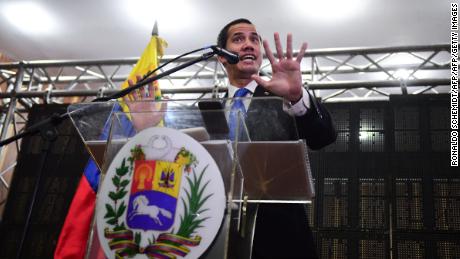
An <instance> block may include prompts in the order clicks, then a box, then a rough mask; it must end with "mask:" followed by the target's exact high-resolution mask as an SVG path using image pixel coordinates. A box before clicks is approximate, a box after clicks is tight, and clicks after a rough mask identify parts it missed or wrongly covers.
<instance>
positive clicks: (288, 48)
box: [286, 33, 292, 59]
mask: <svg viewBox="0 0 460 259" xmlns="http://www.w3.org/2000/svg"><path fill="white" fill-rule="evenodd" d="M286 58H287V59H292V34H291V33H288V35H287V40H286Z"/></svg>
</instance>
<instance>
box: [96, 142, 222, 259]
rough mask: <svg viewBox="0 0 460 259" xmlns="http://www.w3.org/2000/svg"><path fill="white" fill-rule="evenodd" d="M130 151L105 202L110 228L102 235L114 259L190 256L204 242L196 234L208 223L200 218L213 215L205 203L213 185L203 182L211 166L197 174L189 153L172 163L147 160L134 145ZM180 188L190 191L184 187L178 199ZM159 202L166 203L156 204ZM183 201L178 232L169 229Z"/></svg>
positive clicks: (106, 216) (176, 158)
mask: <svg viewBox="0 0 460 259" xmlns="http://www.w3.org/2000/svg"><path fill="white" fill-rule="evenodd" d="M130 152H131V155H130V156H129V157H128V158H123V160H122V161H121V163H120V165H119V166H118V167H117V168H116V170H115V174H114V176H113V177H112V179H111V181H112V184H113V187H114V188H113V189H112V190H111V191H110V192H109V194H108V196H109V198H110V200H109V202H107V203H105V215H104V220H105V222H106V223H107V225H109V226H108V227H106V228H105V229H104V236H105V237H106V238H107V239H108V240H109V242H108V245H109V248H110V249H111V250H113V251H114V253H115V256H116V258H127V257H128V258H129V257H134V256H135V255H137V254H145V255H146V256H147V257H148V258H177V257H178V256H179V257H184V256H186V255H187V254H188V253H189V252H190V251H191V249H192V248H193V247H194V246H198V245H199V244H200V242H201V239H202V237H201V236H200V235H198V234H197V229H199V228H201V227H203V223H204V222H205V221H206V220H208V219H209V218H210V217H203V216H200V215H203V213H204V212H206V211H208V210H209V208H207V207H206V206H205V204H206V202H207V201H208V200H209V199H210V198H211V197H212V195H213V193H207V192H206V188H207V187H208V185H209V183H210V180H208V181H206V182H205V181H204V179H203V176H204V175H205V173H206V170H207V169H208V165H206V166H205V167H204V168H203V169H202V170H201V172H196V167H197V165H198V161H197V159H196V157H195V155H194V154H192V153H191V152H190V151H188V150H186V149H185V148H181V149H179V151H178V153H177V155H176V157H175V160H174V161H173V162H168V161H155V160H146V155H145V153H144V150H143V148H142V146H141V145H136V146H134V147H133V148H132V149H131V150H130ZM190 171H191V172H190ZM184 172H186V173H187V174H186V175H185V177H184V178H185V182H184V183H181V182H180V181H181V178H182V174H183V173H184ZM130 180H131V181H132V184H131V187H129V183H130ZM181 184H182V185H184V184H186V185H187V186H188V188H183V193H184V194H183V195H181V197H179V190H180V186H181ZM128 188H130V189H129V190H128ZM128 194H129V202H128V204H126V202H125V200H126V198H125V197H126V195H128ZM179 199H180V201H179ZM158 200H166V201H168V202H165V203H158V202H157V201H158ZM152 201H153V202H152ZM155 202H157V203H156V204H154V203H155ZM179 202H180V203H181V204H182V205H183V212H182V214H181V215H180V224H179V227H178V229H177V231H176V230H175V229H174V228H171V226H172V223H173V222H174V218H175V216H174V215H175V213H176V207H177V205H178V203H179ZM171 204H172V205H171ZM125 212H126V213H125ZM125 215H126V216H125ZM168 229H170V230H169V233H167V232H162V233H160V234H159V235H158V236H155V235H154V234H152V236H150V237H147V238H146V239H147V240H148V244H147V245H145V244H144V245H142V244H143V243H142V239H143V236H142V235H143V234H144V235H145V231H146V230H157V231H160V232H161V231H166V230H168Z"/></svg>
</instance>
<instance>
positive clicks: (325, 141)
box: [295, 95, 337, 149]
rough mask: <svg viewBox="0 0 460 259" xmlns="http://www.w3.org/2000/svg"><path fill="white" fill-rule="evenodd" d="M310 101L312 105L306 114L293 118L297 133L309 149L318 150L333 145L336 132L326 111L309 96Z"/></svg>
mask: <svg viewBox="0 0 460 259" xmlns="http://www.w3.org/2000/svg"><path fill="white" fill-rule="evenodd" d="M310 101H311V102H310V103H311V104H312V105H311V107H310V109H308V111H307V113H306V114H305V115H303V116H297V117H296V118H295V119H296V125H297V132H298V134H299V137H300V138H303V139H305V140H306V142H307V145H308V146H309V147H310V148H311V149H320V148H322V147H325V146H327V145H329V144H331V143H333V142H334V141H335V140H336V138H337V132H336V130H335V127H334V124H333V122H332V119H331V115H330V114H329V112H328V111H327V109H326V108H325V107H324V106H323V105H322V104H321V103H319V102H317V101H316V99H315V98H313V97H311V95H310Z"/></svg>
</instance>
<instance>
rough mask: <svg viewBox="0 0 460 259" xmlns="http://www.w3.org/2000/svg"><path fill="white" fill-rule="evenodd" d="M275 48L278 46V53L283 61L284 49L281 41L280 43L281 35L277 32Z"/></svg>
mask: <svg viewBox="0 0 460 259" xmlns="http://www.w3.org/2000/svg"><path fill="white" fill-rule="evenodd" d="M274 37H275V46H276V52H277V54H278V59H279V60H281V59H283V47H281V41H280V35H279V33H277V32H275V35H274Z"/></svg>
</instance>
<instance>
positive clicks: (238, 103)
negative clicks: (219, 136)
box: [229, 88, 250, 140]
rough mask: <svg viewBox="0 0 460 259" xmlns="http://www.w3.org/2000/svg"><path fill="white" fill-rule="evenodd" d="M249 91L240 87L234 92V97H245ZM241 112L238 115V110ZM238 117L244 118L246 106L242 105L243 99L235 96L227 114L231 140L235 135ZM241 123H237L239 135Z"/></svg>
mask: <svg viewBox="0 0 460 259" xmlns="http://www.w3.org/2000/svg"><path fill="white" fill-rule="evenodd" d="M249 92H250V91H249V90H248V89H246V88H240V89H238V90H237V91H236V92H235V95H234V96H233V97H234V98H236V97H245V96H246V95H247V94H248V93H249ZM239 111H240V112H241V115H240V116H238V112H239ZM238 118H246V108H245V107H244V103H243V100H241V99H239V98H237V99H235V100H233V103H232V107H231V109H230V114H229V120H230V122H229V125H230V134H229V137H230V139H231V140H235V137H236V129H235V128H236V125H238V123H237V122H238ZM242 128H243V127H242V123H241V122H240V124H239V131H238V133H240V134H239V135H240V136H241V133H242V132H243V130H242Z"/></svg>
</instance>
